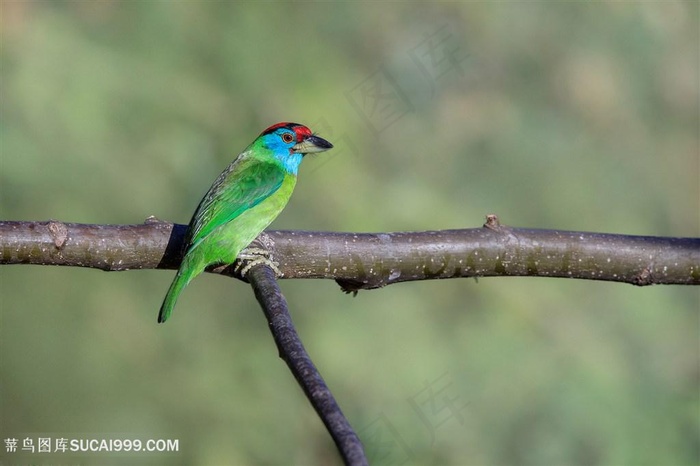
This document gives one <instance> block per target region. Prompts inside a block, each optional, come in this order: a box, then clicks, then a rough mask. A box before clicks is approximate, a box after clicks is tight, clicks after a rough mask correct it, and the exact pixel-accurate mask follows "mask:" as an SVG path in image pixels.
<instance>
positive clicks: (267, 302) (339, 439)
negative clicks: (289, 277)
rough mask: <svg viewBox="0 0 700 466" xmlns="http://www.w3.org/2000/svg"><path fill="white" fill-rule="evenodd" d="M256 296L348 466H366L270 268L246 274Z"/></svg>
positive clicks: (256, 268) (283, 354) (284, 355)
mask: <svg viewBox="0 0 700 466" xmlns="http://www.w3.org/2000/svg"><path fill="white" fill-rule="evenodd" d="M247 277H248V280H249V281H250V284H251V286H252V287H253V291H254V292H255V297H256V298H257V300H258V302H259V303H260V306H261V307H262V309H263V311H264V312H265V317H267V322H268V325H269V326H270V331H271V332H272V336H273V337H274V339H275V343H276V344H277V348H278V350H279V355H280V358H282V359H284V361H285V362H286V363H287V366H289V369H290V370H291V371H292V374H294V377H295V378H296V379H297V382H298V383H299V385H301V388H302V389H303V390H304V393H305V394H306V397H307V398H308V399H309V401H310V402H311V405H312V406H313V407H314V409H315V410H316V412H317V413H318V415H319V417H320V418H321V420H322V421H323V423H324V424H325V425H326V428H327V429H328V432H329V433H330V434H331V437H333V441H335V444H336V446H337V447H338V450H339V451H340V455H341V456H342V457H343V461H344V462H345V464H351V465H367V464H368V463H367V458H366V457H365V453H364V450H363V448H362V443H361V442H360V439H359V438H358V436H357V434H355V431H353V429H352V427H351V426H350V423H349V422H348V420H347V419H346V418H345V416H344V415H343V412H342V411H341V410H340V407H339V406H338V404H337V403H336V401H335V399H334V398H333V395H332V394H331V391H330V390H329V389H328V386H327V385H326V383H325V382H324V381H323V378H322V377H321V374H320V373H319V372H318V369H316V366H315V365H314V363H313V362H312V361H311V358H310V357H309V355H308V354H307V353H306V349H305V348H304V345H303V344H302V343H301V340H300V339H299V335H298V334H297V332H296V330H295V329H294V323H293V322H292V318H291V316H290V315H289V310H288V309H287V301H286V299H285V298H284V295H283V294H282V290H280V288H279V285H278V284H277V280H276V279H275V273H274V272H273V271H272V269H271V268H270V267H269V266H267V265H255V266H253V267H252V268H251V269H250V270H249V271H248V274H247Z"/></svg>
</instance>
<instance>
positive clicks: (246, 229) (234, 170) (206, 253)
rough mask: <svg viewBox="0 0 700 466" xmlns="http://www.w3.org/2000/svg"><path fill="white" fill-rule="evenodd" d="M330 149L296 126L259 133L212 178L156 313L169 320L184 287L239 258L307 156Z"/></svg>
mask: <svg viewBox="0 0 700 466" xmlns="http://www.w3.org/2000/svg"><path fill="white" fill-rule="evenodd" d="M332 147H333V144H331V143H330V142H328V141H327V140H325V139H323V138H321V137H319V136H317V135H316V134H314V133H312V132H311V130H310V129H309V128H308V127H306V126H304V125H301V124H299V123H291V122H281V123H277V124H274V125H272V126H270V127H269V128H267V129H266V130H265V131H263V132H262V133H261V134H260V136H258V137H257V138H256V139H255V140H254V141H253V142H252V143H251V144H250V145H249V146H248V147H247V148H246V149H245V150H243V152H241V153H240V154H239V155H238V156H237V157H236V158H235V159H234V160H233V162H231V163H230V164H229V165H228V166H227V167H226V168H225V169H224V171H223V172H221V174H220V175H219V176H218V178H216V180H215V181H214V184H212V186H211V187H210V188H209V191H207V193H206V194H205V195H204V197H203V198H202V200H201V201H200V203H199V205H198V206H197V209H196V210H195V212H194V215H192V219H191V220H190V223H189V225H188V227H187V233H186V234H185V241H184V244H183V250H184V251H185V254H184V257H183V259H182V262H181V264H180V267H179V269H178V271H177V274H176V275H175V279H174V280H173V282H172V284H171V285H170V288H169V289H168V292H167V294H166V295H165V299H164V300H163V305H162V306H161V308H160V312H159V313H158V322H159V323H163V322H165V321H166V320H168V317H170V314H171V313H172V311H173V308H174V307H175V303H176V302H177V299H178V297H179V296H180V293H181V292H182V290H183V289H184V288H185V286H187V284H188V283H189V282H190V281H192V279H193V278H195V277H196V276H197V275H199V274H201V273H202V272H204V270H205V269H206V268H207V267H209V266H211V265H214V264H217V265H225V264H232V263H234V262H235V261H236V258H237V257H238V256H239V254H240V253H241V252H242V251H243V250H244V249H245V248H246V247H247V246H248V245H250V243H251V242H252V241H253V240H254V239H255V238H256V237H257V236H258V235H259V234H260V233H261V232H262V231H263V230H264V229H265V228H267V226H268V225H270V223H272V221H273V220H274V219H275V218H276V217H277V216H278V215H279V214H280V212H281V211H282V209H284V207H285V206H286V205H287V201H289V198H290V197H291V195H292V191H293V190H294V186H295V185H296V181H297V173H298V171H299V165H300V164H301V161H302V159H303V158H304V156H305V155H306V154H311V153H316V152H323V151H326V150H328V149H331V148H332Z"/></svg>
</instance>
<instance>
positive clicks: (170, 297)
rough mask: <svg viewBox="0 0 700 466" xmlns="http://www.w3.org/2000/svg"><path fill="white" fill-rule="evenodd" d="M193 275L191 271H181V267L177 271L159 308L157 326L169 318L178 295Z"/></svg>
mask: <svg viewBox="0 0 700 466" xmlns="http://www.w3.org/2000/svg"><path fill="white" fill-rule="evenodd" d="M195 275H196V274H193V273H192V270H184V271H183V270H182V267H181V268H180V270H178V271H177V275H175V279H174V280H173V282H172V283H171V284H170V288H168V293H167V294H166V295H165V299H164V300H163V305H162V306H160V312H159V313H158V323H159V324H160V323H163V322H165V321H166V320H168V317H170V313H171V312H173V308H174V307H175V303H176V302H177V298H178V297H179V296H180V293H181V292H182V290H183V288H185V286H187V284H188V283H189V282H190V281H191V280H192V279H193V278H194V276H195Z"/></svg>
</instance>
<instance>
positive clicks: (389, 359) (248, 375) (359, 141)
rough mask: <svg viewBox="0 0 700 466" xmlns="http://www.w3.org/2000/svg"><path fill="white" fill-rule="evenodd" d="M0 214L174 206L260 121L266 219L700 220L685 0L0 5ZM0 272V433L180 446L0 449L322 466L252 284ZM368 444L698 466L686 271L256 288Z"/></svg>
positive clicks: (439, 459)
mask: <svg viewBox="0 0 700 466" xmlns="http://www.w3.org/2000/svg"><path fill="white" fill-rule="evenodd" d="M1 7H2V12H1V18H2V19H1V21H2V22H1V27H2V29H1V31H0V38H1V40H2V48H1V52H0V59H1V65H2V66H1V70H0V73H1V74H0V77H1V99H2V100H1V101H0V102H1V107H0V112H1V117H2V121H1V124H0V138H1V139H0V142H1V154H0V155H1V163H2V167H1V170H0V187H1V194H2V199H1V202H0V208H1V209H2V210H1V212H0V218H2V219H11V220H48V219H58V220H62V221H68V222H85V223H140V222H142V221H143V220H144V219H145V218H146V217H148V216H150V215H155V216H157V217H158V218H160V219H164V220H169V221H176V222H179V223H186V222H187V221H188V220H189V218H190V215H191V213H192V211H193V210H194V208H195V206H196V205H197V203H198V201H199V199H200V197H201V196H202V195H203V193H204V192H205V191H206V190H207V188H208V187H209V185H210V184H211V182H212V181H213V179H214V178H215V177H216V176H217V175H218V173H219V172H220V170H221V169H223V167H224V166H226V164H228V163H229V161H230V160H231V159H232V158H233V157H234V156H235V155H236V154H237V153H238V152H239V151H240V150H242V149H243V148H244V147H245V146H246V145H247V144H248V143H249V142H251V141H252V139H253V138H255V137H256V136H257V135H258V134H259V132H260V131H262V130H263V129H264V128H265V127H267V126H268V125H270V124H272V123H275V122H277V121H284V120H291V121H298V122H301V123H304V124H307V125H309V126H310V127H312V129H314V130H315V131H317V132H319V133H320V134H321V135H322V136H323V137H326V138H327V139H329V140H331V141H332V142H333V143H334V144H335V145H336V149H334V150H333V151H332V152H329V153H325V154H322V155H318V156H315V157H310V158H309V159H307V160H306V161H305V162H304V165H303V166H302V169H301V172H300V182H299V184H298V186H297V189H296V192H295V195H294V196H293V198H292V201H291V202H290V204H289V206H288V207H287V209H286V210H285V211H284V213H283V214H282V215H281V216H280V217H279V218H278V220H277V221H276V222H275V223H274V224H273V228H278V229H281V228H284V229H306V230H333V231H354V232H364V231H371V232H379V231H398V230H428V229H445V228H469V227H478V226H480V225H481V224H482V223H483V220H484V216H485V215H486V214H488V213H497V214H498V215H499V216H500V218H501V220H502V222H504V223H506V224H508V225H513V226H521V227H533V228H552V229H565V230H585V231H596V232H609V233H623V234H639V235H660V236H699V235H700V225H699V218H698V217H699V215H700V206H699V203H700V192H699V187H698V186H699V170H700V169H699V163H698V157H699V155H698V153H699V138H698V125H699V119H698V118H699V117H698V112H699V104H698V100H699V84H698V82H699V74H698V59H699V58H698V57H699V55H700V54H699V47H700V46H699V44H700V38H699V34H698V28H699V26H698V4H697V3H696V2H644V3H642V2H627V3H613V2H610V3H606V2H596V3H594V4H588V3H568V2H567V3H551V2H546V3H544V2H543V3H533V2H527V3H523V4H520V3H515V2H513V3H509V2H505V3H499V4H489V3H473V2H469V3H467V2H463V3H445V4H432V3H429V2H411V3H410V4H405V5H402V4H396V3H386V4H380V3H378V2H375V3H371V2H368V3H332V4H330V3H312V2H298V3H277V2H257V3H256V2H249V3H234V2H197V1H179V2H156V1H121V2H120V1H100V2H88V1H84V2H83V1H73V2H65V1H56V2H38V1H34V2H32V1H9V0H3V1H2V4H1ZM172 278H173V272H172V271H152V270H149V271H129V272H122V273H103V272H99V271H95V270H87V269H86V270H81V269H77V268H76V269H69V268H51V267H37V266H12V267H3V268H2V269H0V287H1V288H0V292H1V295H0V305H1V306H2V308H1V321H0V322H1V325H2V327H1V334H0V351H1V364H2V365H1V369H0V375H1V377H2V384H1V385H2V390H1V391H0V403H1V412H0V419H1V426H0V433H1V434H2V438H3V439H6V438H17V439H19V441H20V445H19V447H18V448H20V449H21V447H22V441H23V440H24V439H25V438H31V439H33V441H34V442H35V445H36V442H38V438H39V437H49V438H52V439H54V440H55V439H56V438H61V437H63V438H69V439H70V438H98V439H101V438H106V439H141V440H146V439H177V440H179V451H178V452H177V453H142V454H107V453H97V454H93V455H91V454H78V455H73V454H46V453H42V454H39V453H34V454H31V453H26V452H24V453H23V452H17V453H7V452H6V451H5V445H4V441H3V445H0V447H2V448H0V458H3V457H4V459H0V462H2V463H3V464H28V463H32V464H49V463H51V464H85V465H88V464H116V465H121V464H182V465H191V464H203V465H223V464H290V463H294V464H338V463H339V459H338V456H337V453H336V451H335V448H334V446H333V444H332V442H331V440H330V438H329V436H328V434H327V433H326V432H325V430H324V428H323V426H322V424H321V422H320V421H319V420H318V418H317V417H316V415H315V413H314V412H313V410H312V409H311V407H310V405H309V404H308V402H307V401H306V399H305V398H304V396H303V394H302V393H301V390H300V389H299V388H298V387H297V385H296V382H295V381H294V379H293V377H292V376H291V375H290V374H289V372H288V370H287V368H286V366H285V364H284V363H283V362H282V361H281V360H280V359H278V357H277V351H276V348H275V345H274V343H273V341H272V339H271V337H270V334H269V331H268V329H267V325H266V323H265V320H264V317H263V315H262V313H261V312H260V309H259V307H258V305H257V303H256V302H255V301H254V298H253V294H252V292H251V290H250V288H249V287H248V286H247V285H245V284H243V283H241V282H237V281H233V280H231V279H226V278H222V277H217V276H209V275H207V276H203V277H200V278H198V279H197V280H196V281H194V282H193V283H192V284H191V285H190V286H189V287H188V289H187V290H186V291H185V293H184V294H183V296H182V298H181V300H180V301H179V303H178V307H177V309H176V312H175V313H174V318H173V319H172V320H171V321H169V322H168V323H167V324H166V325H156V323H155V319H156V314H157V311H158V308H159V306H160V303H161V300H162V298H163V296H164V293H165V291H166V289H167V287H168V285H169V283H170V281H171V279H172ZM281 286H282V288H283V290H284V292H285V294H286V296H287V299H288V301H289V304H290V307H291V311H292V315H293V318H294V320H295V322H296V324H297V326H298V330H299V332H300V334H301V336H302V338H303V341H304V343H305V345H306V346H307V349H308V350H309V352H310V354H311V355H312V357H313V358H314V360H315V362H316V364H317V365H318V367H319V369H320V370H321V372H322V374H323V375H324V377H325V378H326V381H327V382H328V384H329V386H330V387H331V389H332V390H333V392H334V394H335V395H336V397H337V399H338V402H339V403H340V405H341V406H342V408H343V410H344V412H345V414H346V415H347V416H348V418H349V420H350V422H351V423H352V424H353V426H354V427H355V428H356V429H357V430H358V432H359V434H360V436H361V437H362V439H363V441H364V443H365V445H366V447H367V451H368V454H369V456H370V460H371V461H372V462H373V463H374V464H493V465H516V464H538V465H539V464H571V465H588V464H616V465H624V464H630V465H632V464H634V465H640V464H649V465H656V464H669V465H671V464H673V465H682V464H697V463H698V462H699V461H700V441H699V440H698V439H700V427H699V425H700V420H699V416H700V400H699V396H700V395H699V393H700V390H699V389H700V370H699V367H700V354H699V352H700V349H699V348H700V346H699V337H698V334H699V331H700V323H699V315H700V310H699V307H700V292H699V290H698V289H697V288H692V287H680V286H665V287H664V286H656V287H649V288H635V287H632V286H628V285H622V284H611V283H598V282H593V281H573V280H563V279H541V278H540V279H528V278H490V279H482V280H479V281H478V282H475V281H474V280H447V281H439V282H438V281H435V282H423V283H410V284H400V285H396V286H391V287H388V288H385V289H381V290H377V291H370V292H361V293H360V294H359V295H358V296H357V297H356V298H352V297H350V296H347V295H344V294H342V293H341V292H340V291H339V289H338V286H337V285H336V284H335V283H333V282H332V281H311V280H308V281H302V280H296V281H282V283H281Z"/></svg>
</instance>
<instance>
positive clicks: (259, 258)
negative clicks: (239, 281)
mask: <svg viewBox="0 0 700 466" xmlns="http://www.w3.org/2000/svg"><path fill="white" fill-rule="evenodd" d="M236 262H237V265H236V267H235V269H234V271H235V272H236V273H238V274H240V276H241V277H243V278H245V276H246V274H247V273H248V272H249V271H250V269H252V268H253V267H254V266H256V265H267V266H268V267H270V268H271V269H272V271H273V272H275V275H276V276H277V278H280V277H283V276H284V274H283V273H282V271H281V270H280V269H279V267H278V265H279V263H277V262H275V261H273V260H272V258H271V255H270V251H268V250H267V249H260V248H247V249H244V250H243V251H241V253H240V254H238V258H237V261H236Z"/></svg>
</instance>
